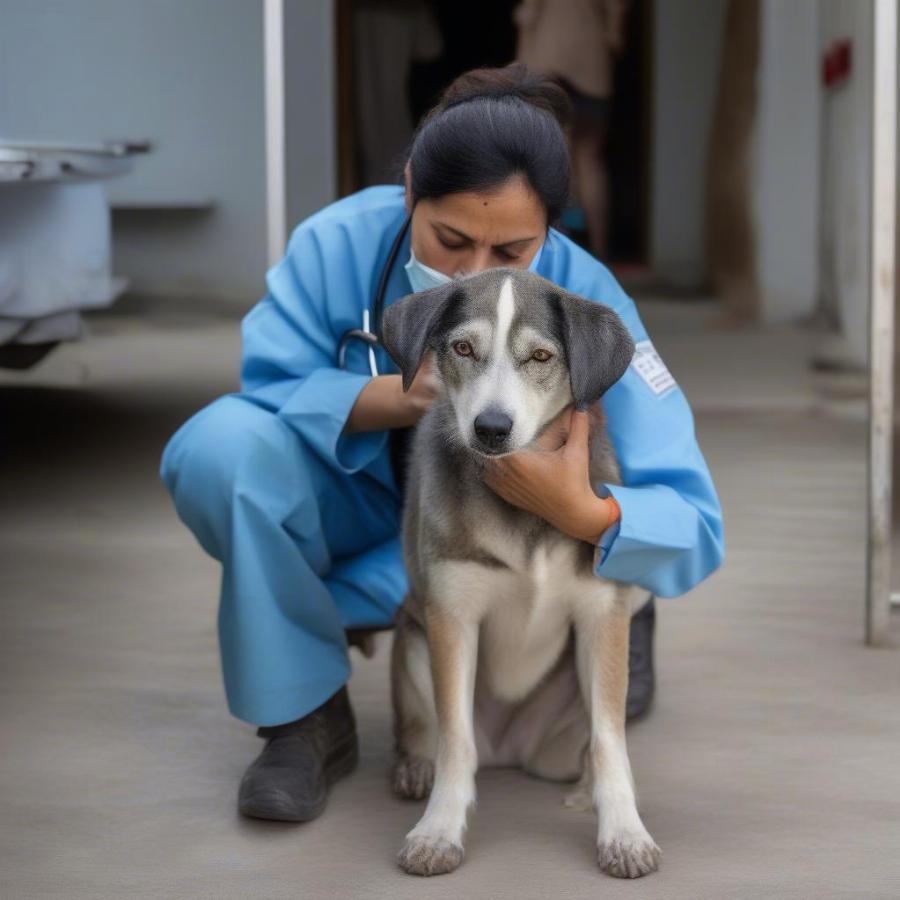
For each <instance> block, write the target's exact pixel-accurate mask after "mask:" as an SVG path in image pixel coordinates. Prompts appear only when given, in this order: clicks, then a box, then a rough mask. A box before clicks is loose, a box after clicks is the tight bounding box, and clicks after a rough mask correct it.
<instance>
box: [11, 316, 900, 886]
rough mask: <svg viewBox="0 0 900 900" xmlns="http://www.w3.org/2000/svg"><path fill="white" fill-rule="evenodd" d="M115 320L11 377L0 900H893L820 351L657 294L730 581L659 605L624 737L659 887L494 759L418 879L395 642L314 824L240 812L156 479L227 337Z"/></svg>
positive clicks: (889, 667) (206, 600)
mask: <svg viewBox="0 0 900 900" xmlns="http://www.w3.org/2000/svg"><path fill="white" fill-rule="evenodd" d="M126 313H127V308H126V309H125V311H124V312H123V313H119V314H118V315H108V316H105V317H99V318H96V319H95V320H94V326H93V328H94V336H93V337H92V339H91V340H90V341H88V342H85V343H83V344H80V345H77V346H73V347H68V348H64V349H63V350H61V351H59V352H58V353H57V354H55V355H54V356H52V357H50V358H49V359H48V360H47V361H46V363H45V364H44V365H42V366H41V367H40V369H39V370H37V371H35V372H33V373H30V374H29V375H26V376H12V375H7V376H4V378H3V382H5V384H4V385H3V386H0V422H3V429H4V431H5V432H6V435H5V437H4V438H3V441H4V443H5V448H4V464H3V475H4V477H3V479H2V482H0V509H2V510H3V512H4V515H3V516H2V519H0V554H2V559H0V596H2V602H0V610H2V616H3V620H2V626H3V627H2V631H0V717H2V731H0V760H2V763H0V860H2V862H0V897H2V898H36V897H42V898H43V897H54V898H67V900H76V898H101V897H102V898H106V897H109V898H120V897H131V898H142V897H148V898H149V897H153V898H158V897H178V898H181V897H209V898H232V897H233V898H246V897H269V898H296V897H302V898H312V900H318V898H331V897H336V898H341V900H344V898H362V897H366V898H391V900H402V898H407V897H410V898H412V897H415V898H421V897H429V898H454V900H455V898H459V897H473V898H492V900H494V898H496V900H502V898H515V900H528V898H546V897H553V898H554V900H564V898H576V897H578V898H581V897H587V896H603V897H609V898H615V897H629V898H641V900H646V898H666V900H679V898H689V900H698V898H715V900H730V898H735V900H737V898H741V900H744V898H767V900H769V898H779V900H780V898H804V900H806V898H816V900H819V898H833V897H834V898H837V897H841V898H843V897H866V898H876V897H877V898H896V897H900V755H898V754H900V704H898V702H897V701H898V691H900V653H898V651H897V649H881V650H871V649H866V648H864V647H863V646H862V643H861V634H862V604H863V585H864V579H863V562H864V541H865V527H864V515H863V513H864V499H865V482H864V453H865V432H864V430H863V426H862V423H861V421H860V419H859V416H858V415H855V414H850V415H847V414H841V415H833V414H829V413H828V410H827V409H826V408H823V407H822V405H821V403H820V402H819V401H818V400H817V399H816V397H815V396H814V394H813V392H812V389H811V385H810V383H809V378H808V376H806V374H805V368H804V363H803V360H804V354H805V352H806V348H807V347H808V344H809V337H808V336H807V335H804V334H802V333H794V332H791V331H790V330H786V331H782V332H779V333H777V334H771V333H768V334H764V333H737V334H732V333H715V332H714V331H711V330H710V326H709V322H708V308H707V307H705V306H703V305H699V304H694V305H688V306H685V305H683V304H679V306H677V307H673V306H664V305H661V304H657V303H648V304H645V305H642V314H643V316H644V320H645V322H646V323H647V326H648V329H649V331H650V333H651V335H653V337H654V339H655V342H656V344H657V346H658V347H659V348H660V350H661V352H662V354H663V356H664V358H666V359H667V361H668V363H669V366H670V368H671V369H672V371H673V373H674V374H675V376H676V378H678V379H679V381H680V382H681V383H682V384H683V385H684V387H685V390H686V392H687V395H688V398H689V399H690V400H691V402H692V406H693V407H694V410H695V414H696V418H697V429H698V434H699V437H700V443H701V446H702V448H703V450H704V453H705V455H706V457H707V460H708V462H709V464H710V467H711V469H712V471H713V474H714V477H715V479H716V483H717V486H718V489H719V492H720V495H721V497H722V501H723V506H724V508H725V524H726V540H727V560H726V564H725V565H724V567H723V568H722V569H720V571H719V572H718V573H716V574H715V575H714V576H713V577H712V578H710V579H709V580H707V581H706V582H704V583H703V584H702V585H700V586H699V587H698V588H697V589H695V590H694V591H693V592H691V593H690V594H689V595H687V596H684V597H681V598H678V599H676V600H667V601H661V602H660V604H659V631H658V643H657V656H658V660H657V662H658V675H659V686H658V696H657V702H656V706H655V709H654V711H653V712H652V714H651V715H650V716H649V717H648V718H647V719H646V720H645V721H643V722H641V723H638V724H636V725H634V726H631V727H630V728H629V732H628V740H629V747H630V751H631V758H632V765H633V768H634V772H635V777H636V780H637V785H638V789H639V795H640V805H641V810H642V815H643V817H644V821H645V822H646V824H647V826H648V828H649V829H650V831H651V832H652V834H653V835H654V837H655V838H656V840H657V841H658V842H659V844H660V845H661V846H662V848H663V851H664V857H663V863H662V868H661V870H660V871H659V872H658V873H657V874H655V875H652V876H649V877H648V878H645V879H643V880H641V881H640V882H620V881H616V880H614V879H611V878H609V877H607V876H604V875H603V874H601V873H600V872H599V871H598V870H597V869H596V866H595V862H594V849H593V843H592V842H593V833H594V823H593V818H592V816H591V814H588V813H576V812H571V811H568V810H566V809H564V808H563V807H562V806H561V804H560V798H561V796H562V793H563V791H562V788H561V787H560V786H559V785H553V784H547V783H543V782H540V781H537V780H534V779H531V778H528V777H526V776H525V775H522V774H520V773H517V772H515V771H496V770H495V771H488V772H484V773H482V774H481V775H480V776H479V780H478V787H479V806H478V809H477V811H476V812H475V814H474V816H473V817H472V819H471V828H470V834H469V840H468V848H467V856H466V860H465V862H464V864H463V866H462V868H461V869H460V870H458V872H456V873H455V874H453V875H450V876H446V877H442V878H437V879H431V880H429V881H421V880H418V879H413V878H411V877H409V876H406V875H404V874H403V873H402V872H401V871H400V870H399V869H398V868H396V866H395V863H394V854H395V852H396V850H397V848H398V847H399V844H400V841H401V838H402V836H403V834H404V833H405V831H406V830H407V829H408V828H409V827H411V825H412V824H414V822H415V821H416V820H417V818H418V816H419V813H420V810H421V806H420V805H419V804H414V803H404V802H401V801H398V800H395V799H394V798H393V797H392V796H391V794H390V793H389V791H388V786H387V778H386V772H387V767H388V761H389V748H390V733H389V700H388V680H387V670H386V665H385V664H386V659H387V650H388V637H387V636H386V635H385V636H382V639H381V642H380V645H379V652H378V654H377V656H376V658H375V659H374V660H373V661H365V660H362V659H361V658H358V657H354V675H353V680H352V683H351V697H352V699H353V702H354V706H355V708H356V711H357V717H358V720H359V728H360V732H361V740H362V761H361V765H360V768H359V769H358V771H357V772H356V773H354V774H353V775H352V776H351V777H350V778H348V779H346V780H344V781H342V782H340V783H339V784H338V785H337V786H336V787H335V788H334V790H333V792H332V795H331V798H330V802H329V806H328V808H327V810H326V812H325V813H324V815H323V816H322V817H321V818H320V819H318V820H317V821H315V822H313V823H310V824H307V825H301V826H292V825H282V824H276V823H264V822H254V821H248V820H244V819H242V818H240V817H239V816H238V815H237V813H236V811H235V798H236V790H237V784H238V780H239V778H240V776H241V773H242V772H243V769H244V767H245V766H246V765H247V764H248V763H249V761H250V760H251V759H252V758H253V756H254V755H255V754H256V753H257V752H258V750H259V748H260V746H261V742H260V741H259V740H258V739H257V738H256V737H255V735H254V733H253V729H252V728H251V727H250V726H248V725H246V724H243V723H241V722H238V721H237V720H235V719H233V718H231V717H230V716H229V715H228V713H227V711H226V708H225V704H224V698H223V693H222V688H221V683H220V675H219V668H218V666H219V662H218V649H217V644H216V635H215V613H216V592H217V581H218V566H217V564H216V563H214V562H213V561H212V560H210V559H209V558H207V557H205V556H204V554H203V553H202V551H201V550H200V549H199V548H198V547H197V546H196V544H195V543H194V540H193V538H192V537H191V535H190V534H189V533H188V532H187V531H186V530H184V529H183V527H182V526H181V525H180V523H179V522H178V521H177V519H176V518H175V516H174V513H173V511H172V509H171V507H170V505H169V501H168V498H167V496H166V495H165V493H164V491H163V489H162V487H161V486H160V484H159V483H158V481H157V477H156V468H157V462H158V458H159V453H160V451H161V448H162V446H163V443H164V441H165V439H166V438H167V437H168V435H169V434H170V433H171V432H172V431H173V430H174V428H175V427H176V426H177V425H178V424H179V423H180V422H181V421H182V420H183V419H184V418H185V417H186V416H187V415H188V414H190V413H191V412H192V411H193V410H195V409H196V408H198V407H199V406H200V405H201V404H202V403H204V402H206V400H207V399H210V398H212V397H213V396H216V395H217V394H220V393H223V392H225V391H227V390H230V389H231V387H232V386H233V384H234V380H235V378H236V371H237V368H236V366H237V354H238V342H237V330H236V326H235V323H234V322H231V321H228V320H216V319H211V318H209V317H204V316H187V315H180V316H175V315H172V314H168V315H162V314H158V313H156V312H154V311H153V310H142V311H141V314H140V315H139V316H138V315H128V314H126ZM857 411H858V410H857Z"/></svg>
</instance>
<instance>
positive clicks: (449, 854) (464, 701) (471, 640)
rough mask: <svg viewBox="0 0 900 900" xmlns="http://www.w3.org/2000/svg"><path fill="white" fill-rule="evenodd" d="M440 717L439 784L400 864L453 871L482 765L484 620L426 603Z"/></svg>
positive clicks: (414, 869)
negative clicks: (477, 694)
mask: <svg viewBox="0 0 900 900" xmlns="http://www.w3.org/2000/svg"><path fill="white" fill-rule="evenodd" d="M426 620H427V626H428V627H427V631H428V650H429V654H430V656H431V674H432V680H433V682H434V699H435V707H436V709H437V718H438V747H437V757H436V759H435V772H434V786H433V787H432V789H431V796H430V797H429V799H428V806H427V808H426V809H425V814H424V815H423V816H422V818H421V820H420V821H419V823H418V824H417V825H416V827H415V828H413V830H412V831H410V832H409V834H407V836H406V843H405V844H404V846H403V849H402V850H401V851H400V855H399V857H398V861H399V863H400V866H401V867H402V868H403V869H405V870H406V871H407V872H409V873H410V874H413V875H441V874H443V873H445V872H452V871H453V870H454V869H455V868H456V867H457V866H458V865H459V864H460V862H461V861H462V856H463V833H464V832H465V828H466V814H467V812H468V808H469V806H470V805H471V804H472V803H474V801H475V770H476V768H477V765H478V760H477V754H476V749H475V736H474V728H473V723H472V698H473V690H474V685H475V664H476V659H477V656H478V622H475V621H466V620H465V619H464V618H463V617H461V616H456V615H454V614H452V613H451V612H449V611H448V610H447V609H445V608H443V607H442V606H440V605H438V604H430V605H429V606H428V607H427V608H426Z"/></svg>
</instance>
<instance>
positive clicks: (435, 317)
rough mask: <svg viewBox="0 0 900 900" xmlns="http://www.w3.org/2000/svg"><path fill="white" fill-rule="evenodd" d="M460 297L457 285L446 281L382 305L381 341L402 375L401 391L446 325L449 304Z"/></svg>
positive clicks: (407, 387)
mask: <svg viewBox="0 0 900 900" xmlns="http://www.w3.org/2000/svg"><path fill="white" fill-rule="evenodd" d="M461 297H462V288H461V287H460V285H459V284H457V283H456V282H453V281H450V282H447V284H439V285H437V287H433V288H428V289H427V290H425V291H418V292H416V293H415V294H407V295H406V296H405V297H401V298H400V299H399V300H396V301H394V302H393V303H392V304H391V305H390V306H388V307H386V308H385V310H384V313H383V315H382V318H381V342H382V344H384V349H385V350H387V352H388V353H389V354H390V357H391V359H393V360H394V362H395V363H397V366H398V368H399V369H400V372H401V373H402V375H403V390H404V391H408V390H409V386H410V385H411V384H412V382H413V379H414V378H415V376H416V372H417V371H418V370H419V366H420V364H421V362H422V357H423V356H424V355H425V351H426V350H427V349H428V347H429V345H430V344H431V343H432V341H433V340H434V338H435V337H436V336H437V335H438V334H440V333H441V332H443V331H445V330H446V328H447V327H448V325H449V321H450V319H451V318H452V307H453V304H454V302H455V301H456V300H458V299H459V298H461Z"/></svg>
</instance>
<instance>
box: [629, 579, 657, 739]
mask: <svg viewBox="0 0 900 900" xmlns="http://www.w3.org/2000/svg"><path fill="white" fill-rule="evenodd" d="M655 626H656V598H655V597H653V596H652V595H651V596H650V599H649V600H648V601H647V602H646V603H645V604H644V605H643V606H642V607H641V608H640V609H639V610H638V611H637V612H636V613H635V614H634V615H633V616H632V617H631V636H630V639H629V645H628V699H627V701H626V703H625V720H626V721H628V722H631V721H633V720H634V719H639V718H640V717H641V716H643V715H644V714H645V713H646V712H647V710H648V709H650V704H651V703H652V701H653V692H654V689H655V687H656V678H655V676H654V673H653V632H654V630H655Z"/></svg>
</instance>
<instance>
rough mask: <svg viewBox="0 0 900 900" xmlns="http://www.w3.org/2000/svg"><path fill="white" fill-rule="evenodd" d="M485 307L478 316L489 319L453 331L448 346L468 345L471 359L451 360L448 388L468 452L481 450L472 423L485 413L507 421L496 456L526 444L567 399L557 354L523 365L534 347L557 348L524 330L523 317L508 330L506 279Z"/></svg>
mask: <svg viewBox="0 0 900 900" xmlns="http://www.w3.org/2000/svg"><path fill="white" fill-rule="evenodd" d="M485 301H487V302H485V303H484V310H483V311H484V313H485V314H488V315H491V318H486V317H482V316H479V317H478V318H474V319H470V320H468V321H466V322H464V323H461V324H460V325H459V326H457V328H455V329H454V330H453V333H452V335H451V341H450V342H451V345H452V344H453V343H455V342H456V341H459V340H466V341H469V342H470V343H471V344H472V346H473V350H474V353H473V356H472V357H468V358H462V359H455V360H454V362H455V365H454V368H455V370H456V371H455V373H454V374H455V375H457V376H458V377H457V378H454V379H453V381H454V382H455V384H454V385H453V386H450V385H448V388H449V390H450V394H451V397H452V400H453V406H454V409H455V412H456V418H457V424H458V427H459V430H460V434H461V435H463V436H464V438H465V441H466V443H467V444H468V445H469V446H470V447H471V448H472V449H475V450H483V449H484V448H483V447H481V446H480V445H479V442H478V438H477V435H476V433H475V420H476V419H477V418H478V416H479V415H481V414H482V413H485V412H486V411H488V410H490V411H493V412H495V413H498V414H501V415H505V416H508V417H509V419H511V420H512V429H511V431H510V433H509V436H508V438H507V440H506V443H505V445H504V446H503V448H502V453H511V452H515V451H516V450H519V449H521V448H522V447H524V446H526V445H527V444H529V443H530V442H531V441H532V440H533V439H534V437H535V435H536V434H537V432H538V430H539V429H540V428H541V426H542V425H543V424H545V423H546V422H547V421H548V420H549V419H550V418H552V416H553V415H555V414H556V413H557V412H558V411H559V410H560V409H561V408H562V407H563V406H564V405H565V404H566V402H568V400H569V399H571V394H570V391H569V384H568V373H567V371H566V369H565V367H564V366H563V365H561V364H560V361H559V358H558V354H557V358H556V359H555V360H554V361H553V362H548V363H540V362H534V361H529V358H530V357H531V355H532V354H533V352H534V350H535V348H536V347H542V348H545V349H550V350H556V349H558V348H556V345H555V342H554V340H553V338H552V336H550V335H544V334H541V333H540V332H539V331H537V330H536V329H535V328H534V327H532V326H531V325H529V324H528V322H527V318H528V317H527V316H524V317H523V318H522V319H521V320H520V321H519V324H517V326H516V327H515V329H514V328H513V321H514V320H515V319H516V312H517V303H516V297H515V294H514V293H513V283H512V279H510V278H506V279H504V281H503V283H502V285H501V287H500V291H499V294H498V295H497V298H496V300H495V301H494V303H493V304H491V303H490V298H485ZM491 307H493V308H491ZM479 312H481V310H479ZM502 453H501V454H498V455H502Z"/></svg>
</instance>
